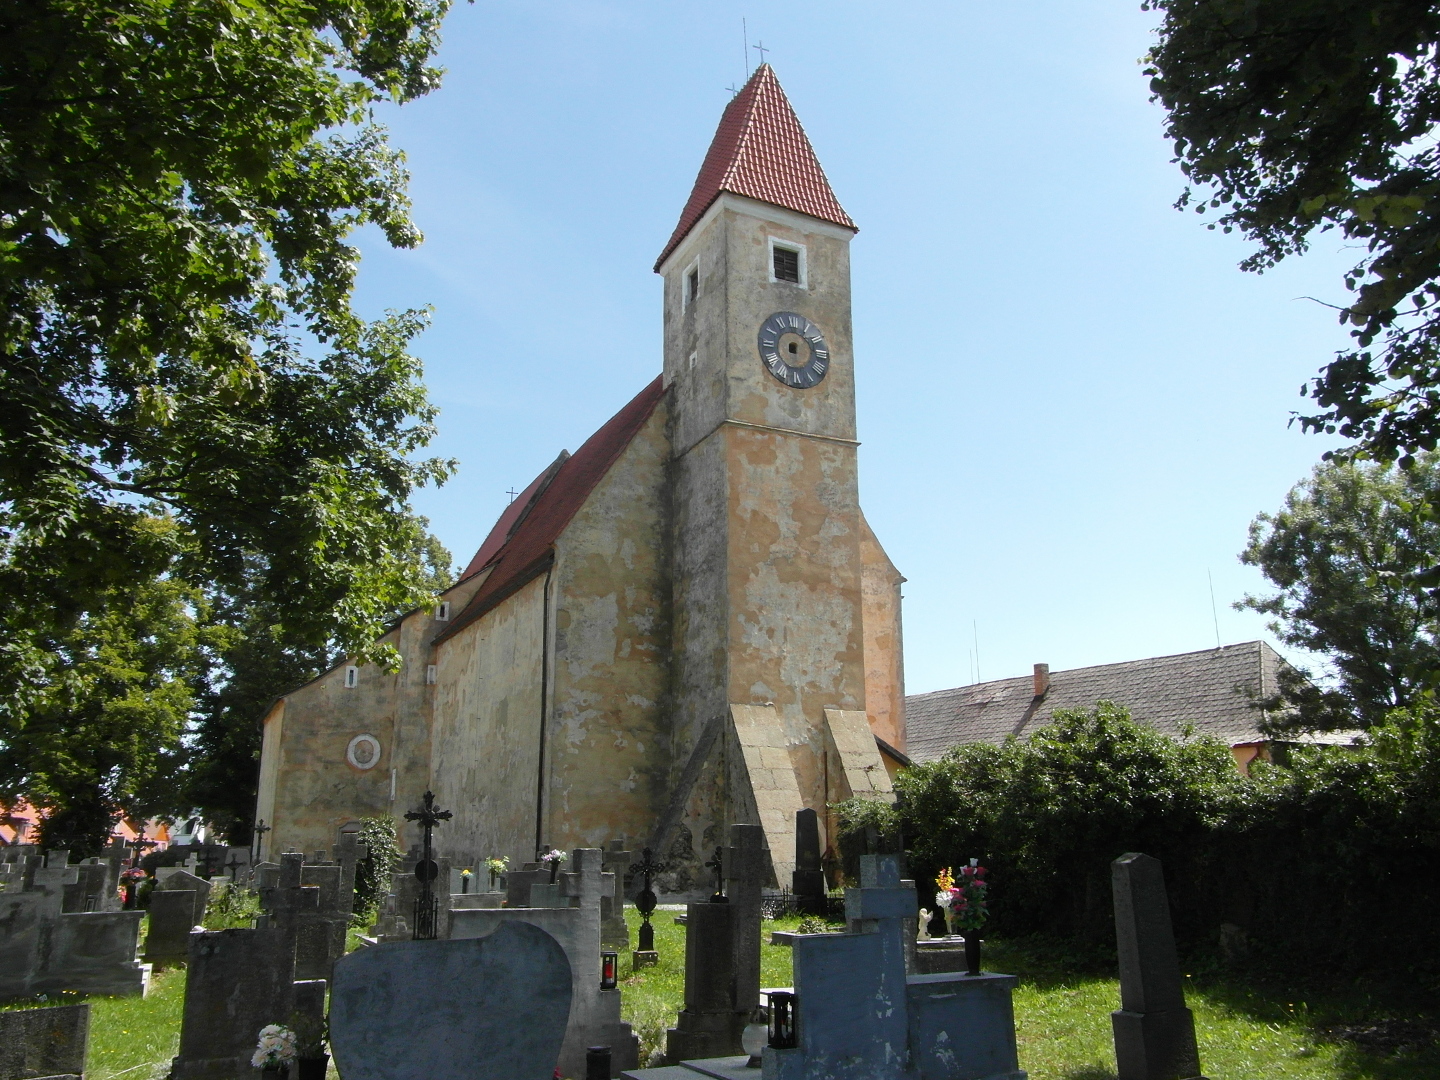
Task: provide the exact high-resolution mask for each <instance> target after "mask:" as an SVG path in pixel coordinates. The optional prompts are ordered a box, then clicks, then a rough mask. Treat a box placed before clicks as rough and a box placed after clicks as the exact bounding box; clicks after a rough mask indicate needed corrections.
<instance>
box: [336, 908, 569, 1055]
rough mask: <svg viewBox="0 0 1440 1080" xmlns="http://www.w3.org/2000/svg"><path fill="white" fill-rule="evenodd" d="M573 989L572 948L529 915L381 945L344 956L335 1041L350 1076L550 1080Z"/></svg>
mask: <svg viewBox="0 0 1440 1080" xmlns="http://www.w3.org/2000/svg"><path fill="white" fill-rule="evenodd" d="M437 987H444V988H445V992H444V993H443V994H442V993H436V992H435V991H436V988H437ZM570 997H571V974H570V962H569V961H568V960H567V959H566V956H565V951H564V950H563V949H562V948H561V947H560V945H559V943H558V942H557V941H556V940H555V939H554V938H553V937H551V936H550V935H549V934H547V933H546V932H545V931H543V930H541V929H540V928H539V927H536V926H531V925H529V924H526V923H522V922H508V923H505V924H504V925H501V926H500V927H499V928H498V929H497V930H496V931H495V932H494V933H493V934H491V935H489V936H488V937H483V938H465V939H460V940H453V941H443V940H442V941H406V942H397V943H395V944H393V945H381V946H377V947H375V948H371V949H361V950H359V951H358V952H353V953H350V954H349V955H348V956H346V957H344V958H343V959H341V960H340V961H339V962H338V963H336V965H335V989H334V992H333V993H332V995H331V999H330V1043H331V1047H332V1049H333V1051H334V1054H335V1064H336V1067H337V1068H338V1069H339V1070H340V1072H341V1073H342V1074H343V1075H344V1076H345V1078H346V1080H435V1078H436V1077H466V1078H467V1080H551V1077H552V1076H553V1075H554V1073H555V1066H556V1062H557V1060H558V1058H559V1055H560V1045H561V1042H562V1041H563V1039H564V1036H565V1026H566V1021H567V1019H568V1018H569V1014H570Z"/></svg>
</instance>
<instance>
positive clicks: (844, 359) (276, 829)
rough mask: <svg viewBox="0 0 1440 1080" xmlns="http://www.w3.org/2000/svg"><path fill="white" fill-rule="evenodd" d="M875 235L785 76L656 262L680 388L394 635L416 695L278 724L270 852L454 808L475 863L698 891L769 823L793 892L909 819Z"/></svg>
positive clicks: (367, 681)
mask: <svg viewBox="0 0 1440 1080" xmlns="http://www.w3.org/2000/svg"><path fill="white" fill-rule="evenodd" d="M855 232H856V227H855V224H854V223H853V222H852V221H851V220H850V217H849V215H848V214H846V213H845V211H844V209H842V208H841V206H840V203H839V201H838V200H837V199H836V198H835V194H834V192H833V191H832V190H831V188H830V184H829V182H828V181H827V180H826V178H825V174H824V172H823V171H822V170H821V168H820V163H819V161H818V160H817V159H816V157H815V153H814V150H813V149H812V148H811V145H810V141H809V139H808V138H807V137H806V135H805V132H804V130H803V129H802V128H801V126H800V122H799V120H798V119H797V118H796V116H795V114H794V112H793V110H792V109H791V107H790V103H789V101H788V100H787V99H786V97H785V93H784V91H783V90H781V88H780V84H779V82H778V81H777V80H776V78H775V73H774V71H773V70H772V69H771V68H770V67H769V65H762V66H761V67H760V68H759V69H758V70H757V71H756V72H755V74H754V75H753V76H752V77H751V79H750V80H749V82H747V83H746V85H745V87H744V88H743V89H742V90H741V91H740V92H739V94H737V95H736V96H735V97H734V99H733V100H732V101H731V102H730V104H729V106H728V107H727V108H726V109H725V112H724V115H723V116H722V117H721V120H720V126H719V129H718V130H717V131H716V133H715V138H714V141H713V142H712V143H711V146H710V149H709V151H708V153H707V154H706V156H705V161H704V163H703V165H702V166H701V168H700V174H699V176H698V177H697V179H696V181H695V187H694V189H693V190H692V191H691V193H690V198H689V201H688V202H686V204H685V208H684V210H683V211H682V212H681V215H680V220H679V223H678V224H677V225H676V227H675V231H674V234H673V235H672V236H671V237H670V238H669V240H668V241H667V242H666V243H665V245H664V247H663V248H662V250H661V252H660V257H659V259H658V261H657V262H656V264H655V271H656V272H657V273H658V274H660V275H661V277H662V278H663V280H664V312H663V316H664V358H663V360H664V363H663V370H662V372H661V374H660V375H659V376H657V377H656V379H655V380H654V381H653V382H652V383H650V385H648V386H646V387H644V388H643V389H641V390H640V391H639V393H638V394H636V395H635V396H634V397H633V398H632V399H631V400H630V401H629V402H628V403H626V404H625V405H624V406H623V407H622V408H621V409H620V411H619V412H617V413H616V414H615V415H614V416H613V417H612V418H611V419H610V420H609V421H607V422H606V423H605V424H604V426H602V427H601V428H600V429H599V430H598V431H596V432H595V433H594V434H593V435H591V436H590V438H589V439H587V440H586V441H585V442H584V443H583V444H582V445H581V446H580V448H579V449H578V450H576V451H575V452H574V453H573V454H568V453H561V454H560V456H559V457H557V458H556V459H555V460H554V461H553V462H552V463H551V464H550V465H549V466H548V467H547V468H546V469H545V470H544V471H543V472H541V473H540V475H539V476H537V477H536V478H535V480H534V481H533V482H532V483H531V484H530V486H529V487H528V488H526V490H525V491H524V492H523V493H522V494H521V495H520V496H519V497H518V498H516V499H515V500H514V501H513V502H512V503H511V504H510V505H509V507H507V509H506V510H505V512H504V513H503V514H501V516H500V519H499V520H498V521H497V522H496V523H495V527H494V528H493V529H492V530H491V531H490V534H489V536H487V537H486V538H485V540H484V542H483V543H482V544H481V545H480V548H479V550H478V551H477V552H476V553H475V557H474V558H473V559H471V560H470V563H469V565H468V566H466V567H465V570H464V572H463V574H462V575H461V577H460V580H459V581H458V582H457V583H456V584H455V585H454V586H452V587H451V588H450V589H448V590H447V591H446V592H445V593H444V594H443V595H441V596H440V597H439V598H438V601H437V603H436V604H435V606H434V607H433V608H428V609H426V610H420V611H413V612H410V613H408V614H406V615H405V616H403V617H401V618H400V619H398V620H397V621H396V622H395V624H394V625H393V627H392V628H391V630H390V631H389V633H388V634H387V635H386V636H385V639H384V640H385V641H386V642H389V643H392V644H393V645H394V646H395V647H396V649H397V650H398V651H399V654H400V657H401V660H402V663H401V666H400V668H399V670H398V671H397V672H394V673H391V672H387V671H384V670H381V669H379V668H376V667H373V666H356V665H354V664H342V665H340V666H338V667H336V668H335V669H334V670H332V671H329V672H327V673H326V674H324V675H322V676H320V677H319V678H318V679H316V680H314V681H313V682H311V683H308V684H307V685H305V686H302V687H300V688H299V689H297V690H294V691H293V692H291V693H289V694H287V695H285V696H284V697H283V698H281V699H280V700H278V701H277V702H276V703H275V705H274V706H273V707H272V708H271V710H270V711H269V713H268V714H267V716H266V718H265V735H264V748H263V751H262V757H261V768H260V788H259V798H258V805H257V808H256V817H257V818H260V819H263V820H264V821H265V822H266V823H267V824H268V825H269V826H270V828H271V830H272V831H271V832H269V833H268V836H267V840H266V844H265V851H266V853H267V854H268V853H272V852H278V851H282V850H313V849H315V848H323V847H329V846H331V845H333V844H334V842H335V836H336V832H337V830H339V829H341V828H344V827H345V826H346V825H350V824H352V823H354V822H357V821H358V820H359V819H360V818H364V817H376V816H389V817H392V818H396V819H400V818H403V815H404V813H405V811H407V810H410V809H412V808H413V807H414V806H415V805H417V804H418V802H419V800H420V796H421V794H422V793H423V792H424V791H426V790H427V789H429V790H432V791H433V792H434V793H435V796H436V801H437V803H438V804H439V805H441V806H443V807H444V808H445V809H448V810H451V811H453V813H454V817H453V819H452V820H450V821H448V822H446V823H445V824H444V825H442V826H441V827H440V828H439V829H437V831H436V840H437V844H438V845H439V847H440V852H441V854H443V855H448V856H450V857H451V858H452V859H453V860H458V865H474V864H475V863H476V862H477V861H478V860H481V859H484V858H487V857H490V856H500V855H504V856H508V857H509V858H510V860H511V863H512V865H517V866H518V865H519V864H520V863H523V862H525V861H528V860H531V859H533V858H534V853H535V852H536V850H537V849H541V848H544V849H548V848H551V847H558V848H561V849H562V850H568V849H570V848H573V847H578V846H586V847H599V846H603V845H604V844H605V843H606V842H608V841H609V840H611V839H612V838H616V837H623V838H624V839H625V840H626V842H627V845H628V846H629V847H631V848H636V849H638V848H640V847H646V846H648V847H651V848H653V849H655V851H656V854H657V856H658V857H659V858H661V859H662V860H664V861H666V862H667V863H668V864H669V865H670V868H671V872H670V873H669V874H668V875H667V877H666V879H665V881H664V884H665V885H666V886H667V888H669V889H670V890H671V891H686V890H690V889H699V888H701V887H703V883H704V881H705V880H706V878H707V875H706V873H705V871H704V863H705V862H706V861H707V860H708V859H709V858H710V855H711V853H712V852H713V851H714V849H715V847H716V846H717V845H719V844H721V843H723V842H724V837H725V836H726V835H727V830H728V826H729V825H730V824H732V823H749V824H758V825H761V826H763V827H764V829H765V836H766V839H767V841H768V845H769V849H770V854H771V860H772V863H773V870H774V874H775V878H774V881H773V882H772V884H775V885H785V886H788V885H789V884H790V873H791V871H792V870H793V868H794V866H793V864H794V842H795V841H794V825H795V814H796V812H797V811H798V810H801V809H803V808H807V807H808V808H812V809H814V810H816V811H818V812H819V814H820V819H821V821H822V822H828V821H829V820H831V819H832V817H833V816H832V815H829V814H827V811H826V806H827V805H828V804H831V803H834V802H837V801H839V800H841V799H846V798H850V797H852V796H863V797H876V798H887V799H888V798H892V797H893V796H892V794H891V783H890V781H891V773H892V771H893V769H895V768H896V767H898V763H900V762H902V761H904V760H905V757H904V750H905V741H906V740H905V716H904V702H905V697H904V685H903V673H902V661H901V635H900V585H901V582H902V581H903V580H904V579H903V578H902V577H901V576H900V574H899V573H898V572H897V571H896V569H895V567H894V566H893V565H892V564H891V562H890V560H889V558H888V557H887V556H886V554H885V551H884V549H883V548H882V547H881V546H880V543H879V541H878V540H877V539H876V538H875V535H874V534H873V533H872V532H871V530H870V527H869V525H867V524H866V521H865V517H864V515H863V514H862V513H861V511H860V502H859V490H858V482H857V467H856V455H857V453H858V448H859V445H860V444H859V442H858V441H857V439H856V431H855V379H854V355H853V349H852V344H851V324H850V240H851V238H852V237H853V236H854V235H855ZM408 840H409V837H408V834H407V842H408ZM822 842H824V841H823V840H822Z"/></svg>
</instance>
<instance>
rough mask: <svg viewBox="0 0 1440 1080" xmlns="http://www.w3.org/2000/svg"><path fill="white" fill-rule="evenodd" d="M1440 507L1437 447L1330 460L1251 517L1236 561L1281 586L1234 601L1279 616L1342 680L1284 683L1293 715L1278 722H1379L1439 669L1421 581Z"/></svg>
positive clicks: (1431, 613) (1439, 616)
mask: <svg viewBox="0 0 1440 1080" xmlns="http://www.w3.org/2000/svg"><path fill="white" fill-rule="evenodd" d="M1437 503H1440V457H1437V456H1436V455H1434V454H1428V453H1422V454H1420V455H1419V456H1417V457H1416V459H1415V462H1414V464H1413V465H1412V466H1411V468H1409V469H1408V470H1406V469H1397V468H1394V467H1393V466H1382V465H1373V464H1359V465H1351V464H1347V463H1340V462H1335V463H1325V464H1321V465H1318V466H1317V467H1316V468H1315V470H1314V472H1313V473H1312V474H1311V476H1310V478H1309V479H1308V480H1305V481H1304V482H1302V483H1300V484H1297V485H1296V486H1295V487H1294V488H1293V489H1292V490H1291V491H1290V493H1289V495H1287V496H1286V499H1285V505H1284V507H1283V508H1282V509H1281V510H1279V511H1278V512H1277V513H1275V514H1261V515H1260V516H1259V517H1257V518H1256V519H1255V521H1254V522H1253V523H1252V524H1251V526H1250V542H1249V544H1248V545H1247V546H1246V548H1245V550H1244V551H1243V552H1242V553H1241V555H1240V559H1241V561H1242V562H1244V563H1246V564H1248V565H1251V566H1256V567H1259V568H1260V571H1261V572H1262V573H1263V574H1264V575H1265V577H1266V578H1268V579H1269V580H1270V582H1271V583H1272V584H1274V585H1275V586H1276V589H1277V590H1278V591H1276V592H1275V593H1273V594H1271V595H1269V596H1247V597H1246V598H1245V599H1244V600H1243V601H1241V602H1240V603H1239V604H1237V605H1236V606H1237V607H1239V608H1249V609H1251V610H1253V611H1258V612H1261V613H1263V614H1266V615H1272V616H1274V621H1273V622H1272V623H1271V624H1270V628H1271V630H1272V631H1273V632H1274V633H1275V634H1276V635H1277V636H1278V637H1279V638H1280V640H1281V641H1283V642H1285V643H1286V644H1287V645H1294V646H1297V647H1299V648H1302V649H1306V650H1308V651H1310V652H1313V653H1320V654H1324V655H1325V656H1327V657H1328V658H1329V660H1330V662H1331V664H1332V665H1333V667H1334V670H1335V674H1336V676H1337V681H1336V685H1335V686H1333V687H1330V688H1323V689H1322V688H1318V687H1316V686H1314V685H1312V684H1310V683H1308V681H1306V680H1291V681H1290V683H1289V684H1288V685H1287V686H1285V687H1283V688H1282V689H1283V691H1284V692H1285V696H1286V697H1288V698H1289V701H1290V704H1292V705H1293V706H1295V711H1294V713H1293V715H1292V717H1291V719H1290V721H1288V722H1287V721H1283V720H1282V721H1281V722H1280V723H1279V724H1278V725H1277V726H1278V727H1280V728H1284V727H1286V726H1296V725H1298V726H1302V727H1310V728H1336V727H1355V726H1357V724H1358V725H1369V724H1374V723H1378V722H1380V721H1381V720H1383V719H1384V717H1385V715H1386V714H1387V713H1388V712H1389V711H1390V710H1392V709H1395V708H1400V707H1408V706H1411V705H1413V704H1415V703H1416V702H1417V700H1418V699H1419V697H1420V696H1421V695H1422V694H1423V693H1424V692H1425V690H1426V687H1427V686H1428V685H1429V684H1430V682H1431V681H1432V678H1433V676H1432V673H1433V672H1436V671H1440V610H1437V608H1436V606H1435V603H1434V602H1433V600H1432V599H1431V597H1430V595H1429V592H1428V590H1427V589H1426V588H1425V587H1424V586H1423V585H1421V584H1420V583H1419V582H1418V580H1417V577H1416V572H1417V571H1420V570H1422V569H1424V568H1426V567H1428V566H1431V565H1433V563H1434V560H1435V555H1436V553H1437V552H1440V521H1437V519H1436V511H1435V509H1434V508H1435V505H1436V504H1437ZM1282 715H1283V714H1282Z"/></svg>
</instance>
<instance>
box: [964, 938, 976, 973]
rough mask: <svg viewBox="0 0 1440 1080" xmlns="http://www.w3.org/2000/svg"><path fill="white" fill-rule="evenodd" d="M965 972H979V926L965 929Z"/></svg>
mask: <svg viewBox="0 0 1440 1080" xmlns="http://www.w3.org/2000/svg"><path fill="white" fill-rule="evenodd" d="M965 974H966V975H979V974H980V928H979V927H976V928H975V929H973V930H966V931H965Z"/></svg>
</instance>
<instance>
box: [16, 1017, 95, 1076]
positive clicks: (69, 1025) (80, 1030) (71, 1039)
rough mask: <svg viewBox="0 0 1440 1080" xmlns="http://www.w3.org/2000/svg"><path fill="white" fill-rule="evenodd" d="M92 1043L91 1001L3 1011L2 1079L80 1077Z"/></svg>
mask: <svg viewBox="0 0 1440 1080" xmlns="http://www.w3.org/2000/svg"><path fill="white" fill-rule="evenodd" d="M89 1045H90V1004H89V1003H88V1002H86V1003H85V1004H82V1005H58V1006H56V1007H55V1008H52V1009H16V1010H14V1011H13V1012H0V1080H28V1078H29V1077H35V1076H77V1077H78V1076H80V1075H82V1074H83V1073H84V1072H85V1051H86V1049H87V1048H88V1047H89Z"/></svg>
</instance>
